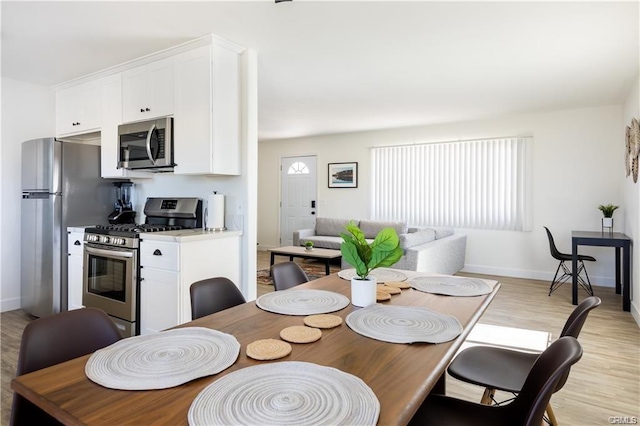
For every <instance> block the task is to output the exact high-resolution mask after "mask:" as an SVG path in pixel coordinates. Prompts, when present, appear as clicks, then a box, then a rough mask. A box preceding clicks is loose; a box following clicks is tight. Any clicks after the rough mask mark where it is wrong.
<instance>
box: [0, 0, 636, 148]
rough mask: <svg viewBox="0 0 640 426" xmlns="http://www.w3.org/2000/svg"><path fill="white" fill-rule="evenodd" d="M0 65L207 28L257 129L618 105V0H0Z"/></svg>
mask: <svg viewBox="0 0 640 426" xmlns="http://www.w3.org/2000/svg"><path fill="white" fill-rule="evenodd" d="M1 13H2V29H1V34H2V75H3V76H5V77H10V78H13V79H16V80H22V81H26V82H30V83H36V84H42V85H46V86H51V85H55V84H59V83H62V82H65V81H68V80H72V79H75V78H78V77H81V76H83V75H86V74H89V73H93V72H96V71H99V70H101V69H104V68H107V67H109V66H112V65H117V64H120V63H122V62H126V61H129V60H132V59H135V58H137V57H140V56H142V55H146V54H149V53H153V52H155V51H158V50H161V49H164V48H168V47H171V46H174V45H176V44H179V43H182V42H185V41H188V40H191V39H194V38H197V37H200V36H202V35H205V34H208V33H214V34H216V35H219V36H221V37H224V38H227V39H229V40H231V41H234V42H237V43H239V44H241V45H243V46H246V47H249V48H252V49H254V50H255V51H256V52H257V53H258V72H259V83H258V84H259V86H258V87H259V104H258V105H259V106H258V108H259V138H260V140H269V139H279V138H289V137H298V136H307V135H316V134H328V133H340V132H351V131H359V130H369V129H381V128H390V127H404V126H416V125H428V124H434V123H443V122H453V121H461V120H473V119H482V118H488V117H496V116H504V115H511V114H517V113H524V112H535V111H544V110H557V109H569V108H582V107H590V106H600V105H611V104H621V103H622V102H624V99H625V96H626V95H628V92H629V90H630V88H631V87H632V85H633V83H634V81H635V79H636V78H637V76H638V73H639V65H638V64H639V50H640V47H639V38H640V37H639V24H638V22H639V17H640V14H639V5H638V2H637V1H627V2H479V1H472V2H426V1H409V2H399V1H387V2H382V1H351V2H346V1H344V2H341V1H305V0H294V1H292V2H282V3H278V4H276V3H274V2H273V1H272V0H261V1H234V2H220V1H210V2H202V1H198V2H182V1H181V2H151V1H143V2H130V1H115V2H95V1H84V2H79V1H72V2H54V1H45V2H32V1H17V2H10V1H4V0H3V1H2V3H1Z"/></svg>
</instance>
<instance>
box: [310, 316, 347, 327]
mask: <svg viewBox="0 0 640 426" xmlns="http://www.w3.org/2000/svg"><path fill="white" fill-rule="evenodd" d="M304 323H305V324H306V325H308V326H309V327H315V328H334V327H337V326H339V325H340V324H342V318H340V317H339V316H337V315H330V314H320V315H310V316H308V317H305V318H304Z"/></svg>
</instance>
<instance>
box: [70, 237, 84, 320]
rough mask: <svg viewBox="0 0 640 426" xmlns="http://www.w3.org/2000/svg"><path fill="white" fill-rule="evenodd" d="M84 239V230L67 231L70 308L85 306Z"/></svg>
mask: <svg viewBox="0 0 640 426" xmlns="http://www.w3.org/2000/svg"><path fill="white" fill-rule="evenodd" d="M83 239H84V233H83V232H68V233H67V253H68V256H67V283H68V285H67V303H68V305H67V309H69V310H72V309H80V308H84V306H83V305H82V275H83V274H82V273H83V271H84V265H83V261H84V258H83V253H82V249H83V247H84V241H83Z"/></svg>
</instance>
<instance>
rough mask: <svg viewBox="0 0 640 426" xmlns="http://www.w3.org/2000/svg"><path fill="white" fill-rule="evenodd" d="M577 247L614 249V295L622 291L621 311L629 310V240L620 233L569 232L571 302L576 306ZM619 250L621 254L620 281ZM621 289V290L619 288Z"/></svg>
mask: <svg viewBox="0 0 640 426" xmlns="http://www.w3.org/2000/svg"><path fill="white" fill-rule="evenodd" d="M578 246H600V247H615V249H616V294H620V291H621V290H622V309H623V310H624V311H627V312H629V311H630V310H631V238H629V237H627V236H626V235H625V234H623V233H620V232H587V231H572V232H571V256H572V262H571V267H572V269H571V271H572V274H573V286H572V302H573V304H574V305H577V304H578V276H577V275H576V271H577V270H578ZM620 249H623V252H622V280H621V279H620ZM621 287H622V288H621Z"/></svg>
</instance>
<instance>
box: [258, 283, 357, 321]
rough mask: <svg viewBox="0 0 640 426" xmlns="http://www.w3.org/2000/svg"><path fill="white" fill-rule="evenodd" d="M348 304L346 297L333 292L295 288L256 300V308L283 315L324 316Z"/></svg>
mask: <svg viewBox="0 0 640 426" xmlns="http://www.w3.org/2000/svg"><path fill="white" fill-rule="evenodd" d="M350 303H351V302H350V301H349V298H348V297H346V296H343V295H342V294H339V293H335V292H333V291H327V290H311V289H300V290H297V289H295V288H290V289H289V290H287V291H274V292H272V293H267V294H265V295H263V296H260V297H259V298H258V299H257V300H256V306H258V308H260V309H262V310H265V311H268V312H274V313H276V314H284V315H313V314H326V313H329V312H335V311H339V310H340V309H344V308H346V307H347V306H349V304H350Z"/></svg>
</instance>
